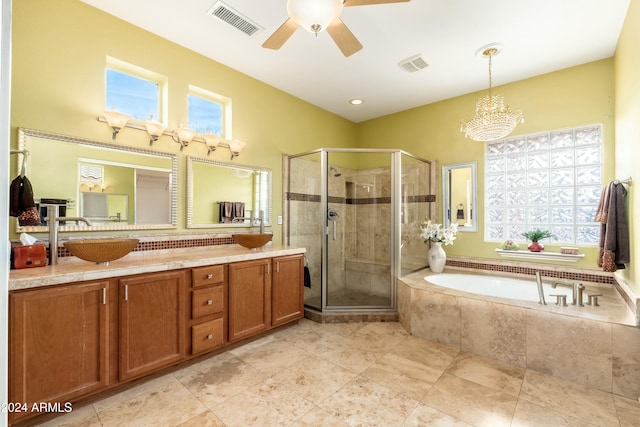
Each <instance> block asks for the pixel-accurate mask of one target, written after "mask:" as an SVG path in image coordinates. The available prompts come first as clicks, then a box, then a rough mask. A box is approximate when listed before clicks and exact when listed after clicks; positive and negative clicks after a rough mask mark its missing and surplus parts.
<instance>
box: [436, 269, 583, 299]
mask: <svg viewBox="0 0 640 427" xmlns="http://www.w3.org/2000/svg"><path fill="white" fill-rule="evenodd" d="M424 280H426V281H427V282H429V283H431V284H433V285H437V286H442V287H444V288H449V289H453V290H457V291H462V292H470V293H472V294H477V295H484V296H488V297H497V298H508V299H514V300H521V301H534V302H538V301H539V299H540V298H539V296H538V286H537V284H536V282H535V280H523V279H515V278H510V277H500V276H483V275H479V274H458V273H441V274H432V275H429V276H425V278H424ZM543 288H544V297H545V300H546V302H547V303H555V302H556V297H552V296H551V294H554V295H558V294H560V295H567V302H569V303H570V302H571V295H572V291H571V289H569V288H566V287H561V286H558V287H557V288H555V289H553V288H552V287H551V285H550V284H548V283H543Z"/></svg>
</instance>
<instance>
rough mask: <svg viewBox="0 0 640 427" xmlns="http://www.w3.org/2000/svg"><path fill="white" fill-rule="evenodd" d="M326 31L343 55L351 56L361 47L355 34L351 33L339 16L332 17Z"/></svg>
mask: <svg viewBox="0 0 640 427" xmlns="http://www.w3.org/2000/svg"><path fill="white" fill-rule="evenodd" d="M327 33H329V35H330V36H331V38H332V39H333V41H334V42H335V43H336V44H337V45H338V48H339V49H340V50H341V51H342V54H343V55H344V56H351V55H353V54H354V53H356V52H357V51H359V50H360V49H362V44H361V43H360V42H359V41H358V39H357V38H356V36H354V35H353V33H352V32H351V30H349V29H348V28H347V26H346V25H344V22H342V20H341V19H340V18H336V19H334V20H333V22H332V23H331V24H329V26H328V27H327Z"/></svg>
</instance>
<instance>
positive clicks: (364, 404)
mask: <svg viewBox="0 0 640 427" xmlns="http://www.w3.org/2000/svg"><path fill="white" fill-rule="evenodd" d="M417 405H418V402H417V401H416V400H413V399H411V398H408V397H407V396H405V395H403V394H401V393H398V392H395V391H393V390H391V389H389V388H387V387H384V386H382V385H380V384H377V383H375V382H373V381H370V380H367V379H365V378H356V379H354V380H353V381H351V382H349V383H348V384H347V385H345V386H344V387H343V388H341V389H340V390H338V392H337V393H335V394H334V395H332V396H331V397H329V398H328V399H326V400H325V401H324V402H322V403H321V404H320V405H319V406H320V408H322V409H324V410H325V411H327V412H329V413H330V414H331V415H333V416H335V417H337V418H339V419H340V420H342V421H344V422H345V423H346V424H348V425H350V426H400V425H402V423H403V422H404V420H405V419H406V418H407V417H408V416H409V415H410V414H411V412H413V409H414V408H415V407H416V406H417Z"/></svg>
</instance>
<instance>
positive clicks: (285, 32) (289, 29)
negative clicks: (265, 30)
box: [262, 18, 299, 50]
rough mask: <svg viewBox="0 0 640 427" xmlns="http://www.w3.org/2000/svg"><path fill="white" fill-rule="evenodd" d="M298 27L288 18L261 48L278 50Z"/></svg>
mask: <svg viewBox="0 0 640 427" xmlns="http://www.w3.org/2000/svg"><path fill="white" fill-rule="evenodd" d="M298 27H299V25H298V24H296V23H295V22H294V21H293V19H291V18H289V19H287V20H286V21H284V24H282V25H280V28H278V29H277V30H275V31H274V33H273V34H271V36H270V37H269V38H268V39H267V40H265V42H264V43H262V47H266V48H267V49H274V50H278V49H280V48H281V47H282V45H283V44H284V43H285V42H286V41H287V40H289V37H291V36H292V35H293V33H295V32H296V30H297V29H298Z"/></svg>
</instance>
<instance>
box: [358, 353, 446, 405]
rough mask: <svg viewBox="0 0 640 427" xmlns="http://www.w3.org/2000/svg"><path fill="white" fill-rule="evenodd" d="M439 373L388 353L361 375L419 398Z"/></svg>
mask: <svg viewBox="0 0 640 427" xmlns="http://www.w3.org/2000/svg"><path fill="white" fill-rule="evenodd" d="M441 374H442V371H441V370H437V369H434V368H431V367H429V366H426V365H423V364H421V363H418V362H414V361H412V360H409V359H405V358H404V357H402V356H398V355H396V354H391V353H390V354H387V355H385V356H384V357H382V358H381V359H380V360H378V361H376V362H375V363H374V364H373V365H371V366H369V367H368V368H367V369H366V370H365V371H364V372H362V374H361V375H362V376H363V377H364V378H368V379H370V380H372V381H375V382H377V383H379V384H382V385H384V386H386V387H389V388H390V389H392V390H395V391H397V392H400V393H404V394H406V395H407V396H409V397H411V398H412V399H416V400H421V399H422V398H423V397H424V396H425V395H426V394H427V392H428V391H429V390H430V389H431V386H433V384H434V383H435V382H436V381H437V380H438V378H440V375H441Z"/></svg>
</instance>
